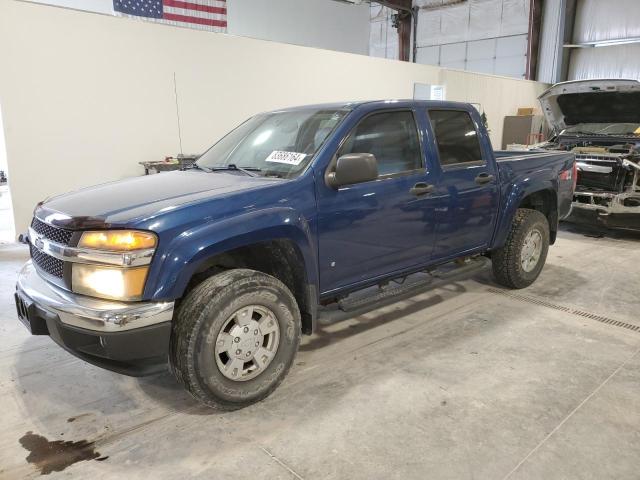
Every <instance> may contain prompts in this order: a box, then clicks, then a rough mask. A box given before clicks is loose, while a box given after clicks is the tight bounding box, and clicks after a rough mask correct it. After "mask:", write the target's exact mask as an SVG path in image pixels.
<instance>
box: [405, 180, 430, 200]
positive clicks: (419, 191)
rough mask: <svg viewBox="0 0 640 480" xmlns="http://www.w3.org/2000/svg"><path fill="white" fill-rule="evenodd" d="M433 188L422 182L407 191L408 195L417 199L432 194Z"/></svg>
mask: <svg viewBox="0 0 640 480" xmlns="http://www.w3.org/2000/svg"><path fill="white" fill-rule="evenodd" d="M433 189H434V186H433V185H429V184H426V183H424V182H418V183H416V184H415V185H414V186H413V187H411V188H410V189H409V193H410V194H412V195H415V196H416V197H419V196H420V195H426V194H428V193H431V192H433Z"/></svg>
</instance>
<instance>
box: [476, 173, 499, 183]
mask: <svg viewBox="0 0 640 480" xmlns="http://www.w3.org/2000/svg"><path fill="white" fill-rule="evenodd" d="M494 178H495V177H494V176H493V175H489V174H488V173H481V174H480V175H478V176H477V177H476V183H477V184H478V185H484V184H485V183H489V182H492V181H493V179H494Z"/></svg>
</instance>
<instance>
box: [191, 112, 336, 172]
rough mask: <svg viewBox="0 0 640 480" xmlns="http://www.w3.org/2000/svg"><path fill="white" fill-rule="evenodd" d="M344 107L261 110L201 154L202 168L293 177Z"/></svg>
mask: <svg viewBox="0 0 640 480" xmlns="http://www.w3.org/2000/svg"><path fill="white" fill-rule="evenodd" d="M347 113H348V111H347V110H332V109H329V110H327V109H304V110H294V111H288V112H272V113H263V114H260V115H256V116H255V117H252V118H250V119H249V120H247V121H246V122H244V123H243V124H242V125H240V126H239V127H237V128H236V129H235V130H232V131H231V132H230V133H228V134H227V135H226V136H225V137H223V138H222V139H221V140H220V141H218V143H216V144H215V145H214V146H213V147H211V148H210V149H209V150H207V151H206V152H205V153H204V154H202V155H201V156H200V158H199V159H198V161H197V162H196V163H197V165H198V167H204V168H205V169H211V170H213V171H216V170H225V169H231V170H234V169H237V170H242V169H244V170H245V171H247V172H251V173H255V174H257V175H260V176H264V177H279V178H294V177H297V176H298V175H300V173H302V172H303V171H304V169H305V168H306V167H307V165H308V164H309V162H311V159H312V158H313V157H314V155H315V154H316V152H317V151H318V150H319V149H320V147H321V146H322V145H323V143H324V142H325V140H326V139H327V137H328V136H329V134H330V133H331V132H332V131H333V130H334V129H335V128H336V126H337V125H338V124H339V123H340V122H341V121H342V119H343V118H344V117H345V116H346V114H347Z"/></svg>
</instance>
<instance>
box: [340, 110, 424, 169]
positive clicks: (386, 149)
mask: <svg viewBox="0 0 640 480" xmlns="http://www.w3.org/2000/svg"><path fill="white" fill-rule="evenodd" d="M349 153H372V154H373V155H375V157H376V160H377V161H378V173H379V175H391V174H394V173H401V172H407V171H412V170H417V169H419V168H421V167H422V154H421V151H420V140H419V137H418V130H417V129H416V123H415V120H414V119H413V113H412V112H409V111H403V112H384V113H376V114H373V115H370V116H368V117H366V118H365V119H364V120H362V121H361V122H360V123H359V124H358V125H357V126H356V127H355V128H354V129H353V130H352V131H351V133H350V134H349V137H348V138H347V140H346V141H345V142H344V144H343V145H342V147H340V150H339V152H338V157H341V156H342V155H346V154H349Z"/></svg>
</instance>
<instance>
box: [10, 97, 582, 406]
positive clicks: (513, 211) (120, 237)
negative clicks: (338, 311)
mask: <svg viewBox="0 0 640 480" xmlns="http://www.w3.org/2000/svg"><path fill="white" fill-rule="evenodd" d="M575 177H576V166H575V159H574V155H573V154H572V153H568V152H517V153H514V152H494V151H493V150H492V147H491V143H490V141H489V136H488V134H487V131H486V130H485V127H484V125H483V123H482V121H481V119H480V116H479V115H478V112H477V111H476V110H475V109H474V108H473V107H472V106H471V105H469V104H463V103H453V102H422V101H410V100H409V101H374V102H356V103H343V104H326V105H315V106H305V107H298V108H291V109H285V110H280V111H274V112H269V113H263V114H259V115H256V116H254V117H252V118H250V119H249V120H247V121H246V122H244V123H243V124H241V125H240V126H238V127H237V128H236V129H234V130H233V131H231V132H230V133H229V134H227V135H226V136H225V137H223V138H222V139H221V140H219V141H218V142H217V143H216V144H215V145H214V146H213V147H211V148H210V149H209V150H208V151H206V152H205V153H204V154H203V155H201V156H200V158H199V160H198V161H197V162H196V163H195V164H194V165H193V167H192V168H190V169H189V170H185V171H178V172H170V173H162V174H159V175H151V176H144V177H138V178H131V179H128V180H123V181H119V182H114V183H108V184H105V185H101V186H96V187H91V188H86V189H83V190H79V191H76V192H73V193H68V194H65V195H60V196H57V197H54V198H51V199H48V200H46V201H44V202H43V203H40V204H39V205H38V206H37V207H36V209H35V213H34V218H33V221H32V223H31V226H30V228H29V233H28V235H27V236H25V239H26V241H27V243H28V244H29V247H30V250H31V260H30V261H29V262H27V264H26V265H25V266H24V268H23V270H22V271H21V273H20V276H19V279H18V283H17V286H16V295H15V299H16V305H17V310H18V316H19V318H20V319H21V321H22V322H23V323H24V324H25V325H26V326H27V327H28V328H29V329H30V331H31V333H32V334H34V335H50V336H51V338H52V339H53V340H54V341H55V342H56V343H58V344H59V345H60V346H61V347H63V348H65V349H66V350H68V351H69V352H71V353H72V354H74V355H76V356H78V357H80V358H82V359H84V360H86V361H87V362H90V363H93V364H95V365H98V366H101V367H104V368H107V369H110V370H113V371H116V372H120V373H124V374H128V375H145V374H150V373H154V372H157V371H158V370H159V369H164V368H166V366H167V363H168V364H169V367H170V369H171V370H172V372H173V373H174V374H175V376H176V377H177V379H178V380H179V381H180V382H181V383H182V384H183V385H184V386H185V388H186V389H187V390H188V391H189V392H191V393H192V394H193V395H194V396H195V397H196V398H197V399H199V400H200V401H201V402H203V403H205V404H207V405H209V406H212V407H216V408H222V409H232V408H238V407H241V406H244V405H248V404H251V403H253V402H256V401H258V400H260V399H262V398H264V397H266V396H267V395H268V394H269V393H271V392H272V391H273V390H274V389H275V388H276V387H277V386H278V385H279V384H280V382H282V380H283V379H284V377H285V375H286V374H287V372H288V371H289V368H290V367H291V364H292V362H293V359H294V357H295V354H296V351H297V349H298V344H299V342H300V338H301V335H302V334H312V333H313V332H314V330H315V328H316V324H317V321H318V320H317V319H318V311H319V309H320V310H322V309H323V308H329V307H330V306H331V305H338V306H342V307H345V306H348V305H349V303H348V302H349V299H350V298H352V296H354V295H355V296H356V297H357V296H358V295H360V297H357V298H358V300H357V301H355V303H354V305H356V306H358V308H360V307H362V295H361V293H362V292H364V291H372V290H373V291H374V292H375V291H378V292H382V294H379V293H378V294H373V293H372V305H375V300H376V299H380V298H382V297H386V296H388V295H386V292H388V290H385V289H386V288H387V286H388V284H389V283H390V282H393V281H395V282H396V283H400V281H401V280H402V279H404V278H406V277H408V276H410V275H415V274H416V272H426V273H427V275H428V274H429V273H434V272H437V271H439V269H442V268H443V267H446V266H447V265H448V266H451V265H453V266H454V267H455V266H462V268H464V266H465V265H468V264H469V263H471V262H474V261H476V260H479V259H480V260H483V261H485V262H488V260H487V259H488V258H490V259H491V262H492V265H493V272H494V276H495V279H496V281H497V282H498V283H499V284H501V285H505V286H507V287H511V288H523V287H526V286H528V285H530V284H531V283H532V282H533V281H534V280H535V279H536V278H537V277H538V275H539V274H540V271H541V270H542V267H543V266H544V263H545V259H546V255H547V250H548V247H549V245H550V244H553V243H554V241H555V239H556V233H557V229H558V221H559V219H561V218H563V217H565V216H566V215H568V213H569V210H570V205H571V201H572V197H573V190H574V188H575ZM376 295H377V296H376ZM365 303H366V302H365Z"/></svg>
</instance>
